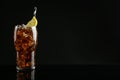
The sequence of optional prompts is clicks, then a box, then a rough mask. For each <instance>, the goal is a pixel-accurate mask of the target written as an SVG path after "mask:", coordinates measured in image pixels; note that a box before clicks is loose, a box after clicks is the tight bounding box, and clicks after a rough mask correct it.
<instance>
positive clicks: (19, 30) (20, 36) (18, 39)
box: [14, 24, 37, 70]
mask: <svg viewBox="0 0 120 80" xmlns="http://www.w3.org/2000/svg"><path fill="white" fill-rule="evenodd" d="M14 45H15V49H16V52H17V55H16V64H17V66H16V68H17V69H18V70H24V69H35V51H36V45H37V29H36V27H26V25H24V24H22V25H16V26H15V29H14Z"/></svg>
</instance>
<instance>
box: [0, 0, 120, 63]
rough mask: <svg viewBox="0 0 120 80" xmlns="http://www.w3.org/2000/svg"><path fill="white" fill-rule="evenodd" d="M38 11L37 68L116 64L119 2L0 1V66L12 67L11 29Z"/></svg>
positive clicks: (102, 0)
mask: <svg viewBox="0 0 120 80" xmlns="http://www.w3.org/2000/svg"><path fill="white" fill-rule="evenodd" d="M34 6H36V7H37V8H38V12H37V19H38V26H37V29H38V35H39V36H38V40H39V42H38V47H37V52H36V54H37V56H36V59H37V64H119V63H120V58H119V57H120V52H119V48H120V47H119V45H120V28H119V18H120V16H119V15H118V14H119V2H117V1H113V0H109V1H107V0H100V1H96V0H79V1H69V2H68V1H58V0H56V1H51V0H50V1H45V0H38V1H32V0H31V1H30V0H29V1H25V0H24V1H18V0H16V1H13V2H12V1H11V2H7V1H1V2H0V14H1V15H0V25H1V26H0V51H1V52H0V65H15V60H16V51H15V48H14V42H13V32H14V26H15V25H17V24H23V23H24V24H26V23H27V22H28V21H29V20H30V19H31V18H32V14H33V10H34Z"/></svg>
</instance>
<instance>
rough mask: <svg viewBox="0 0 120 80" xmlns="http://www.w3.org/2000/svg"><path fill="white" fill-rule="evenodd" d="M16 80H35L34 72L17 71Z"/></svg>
mask: <svg viewBox="0 0 120 80" xmlns="http://www.w3.org/2000/svg"><path fill="white" fill-rule="evenodd" d="M16 80H35V70H26V71H17V79H16Z"/></svg>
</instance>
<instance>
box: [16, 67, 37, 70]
mask: <svg viewBox="0 0 120 80" xmlns="http://www.w3.org/2000/svg"><path fill="white" fill-rule="evenodd" d="M16 69H17V70H35V67H31V68H19V67H18V66H17V67H16Z"/></svg>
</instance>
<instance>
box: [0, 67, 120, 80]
mask: <svg viewBox="0 0 120 80" xmlns="http://www.w3.org/2000/svg"><path fill="white" fill-rule="evenodd" d="M119 75H120V65H107V66H105V65H79V66H70V65H69V66H64V65H63V66H61V65H58V66H40V67H39V66H37V67H36V69H35V70H33V71H17V70H16V66H0V77H1V78H3V79H4V80H40V79H44V80H49V79H81V77H89V78H91V77H92V78H94V77H102V76H104V77H117V76H119Z"/></svg>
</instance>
